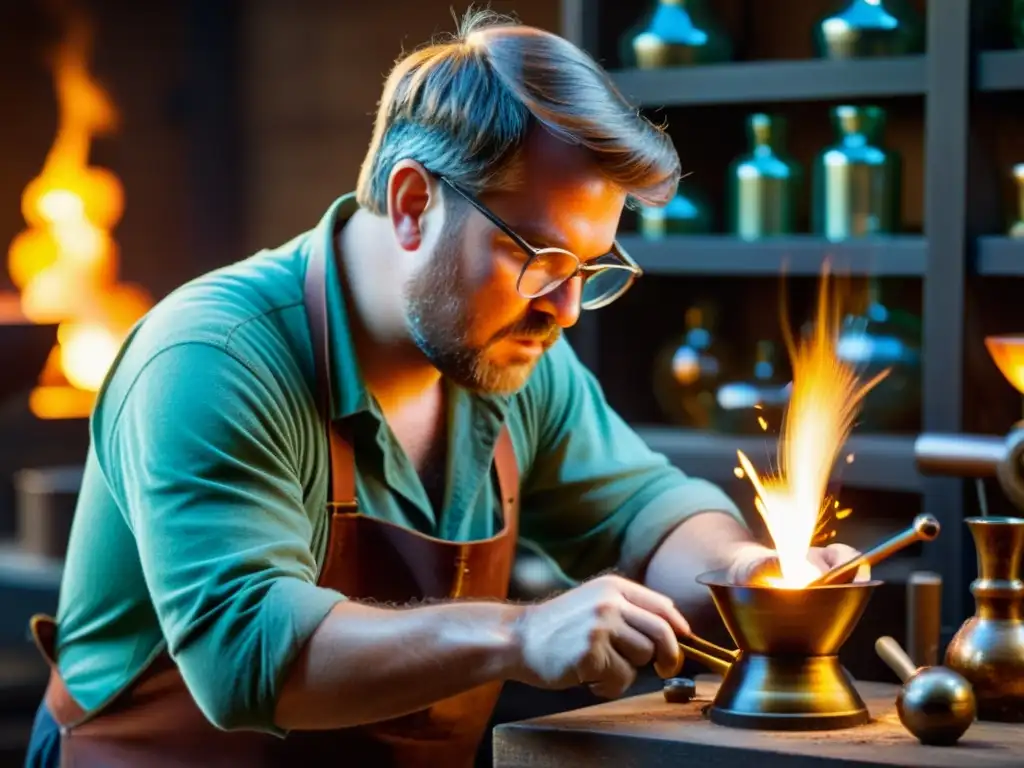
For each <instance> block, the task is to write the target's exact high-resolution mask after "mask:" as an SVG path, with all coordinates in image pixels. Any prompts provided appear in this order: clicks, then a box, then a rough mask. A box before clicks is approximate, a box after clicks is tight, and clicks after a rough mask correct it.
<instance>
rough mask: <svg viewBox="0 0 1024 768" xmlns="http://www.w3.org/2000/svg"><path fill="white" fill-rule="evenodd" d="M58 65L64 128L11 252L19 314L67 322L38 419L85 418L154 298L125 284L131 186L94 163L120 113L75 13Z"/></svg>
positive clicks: (46, 376)
mask: <svg viewBox="0 0 1024 768" xmlns="http://www.w3.org/2000/svg"><path fill="white" fill-rule="evenodd" d="M68 21H69V28H68V33H67V35H66V37H65V39H64V41H63V42H62V44H61V45H60V46H59V47H58V49H57V51H56V52H55V55H54V56H53V59H52V62H51V64H52V68H53V74H54V83H55V90H56V93H57V98H58V102H59V119H60V122H59V125H58V129H57V133H56V137H55V139H54V142H53V146H52V147H51V148H50V151H49V153H48V154H47V157H46V160H45V162H44V164H43V168H42V171H41V172H40V174H39V175H38V176H37V177H36V178H34V179H33V180H32V181H31V182H29V184H28V186H27V187H26V188H25V191H24V193H23V194H22V199H21V210H22V215H23V216H24V218H25V222H26V223H27V225H28V227H27V229H25V230H23V231H22V232H21V233H20V234H19V235H18V236H17V237H16V238H15V239H14V241H13V242H12V244H11V247H10V251H9V255H8V270H9V273H10V276H11V281H12V282H13V283H14V285H15V287H16V288H18V290H19V291H20V292H21V310H22V312H23V313H24V314H25V316H26V317H27V318H28V319H29V320H31V321H33V322H37V323H59V327H58V334H57V335H58V342H57V346H56V347H55V348H54V350H53V352H52V353H51V355H50V359H49V361H48V362H47V365H46V369H45V370H44V371H43V375H42V377H41V381H40V386H38V387H37V388H36V389H35V390H34V391H33V393H32V396H31V398H30V401H29V404H30V407H31V408H32V411H33V413H34V414H35V415H36V416H38V417H40V418H68V417H72V418H73V417H83V416H87V415H88V413H89V411H90V410H91V408H92V404H93V400H94V396H95V392H96V391H97V390H98V389H99V387H100V385H101V384H102V383H103V379H104V377H105V376H106V373H107V371H108V370H109V368H110V366H111V364H112V363H113V361H114V358H115V356H116V355H117V352H118V349H119V347H120V345H121V342H122V341H123V339H124V337H125V336H126V335H127V333H128V331H129V330H130V328H131V326H132V325H133V324H134V323H135V322H136V321H137V320H138V319H139V318H140V317H141V316H142V315H143V314H145V312H146V311H147V310H148V309H149V307H150V306H151V304H152V301H151V299H150V297H149V295H148V294H147V293H146V292H145V291H144V290H142V289H141V288H139V287H138V286H133V285H122V284H119V283H118V282H117V273H118V261H119V254H118V249H117V245H116V243H115V242H114V240H113V238H112V236H111V230H112V229H113V228H114V226H115V225H116V224H117V223H118V221H120V219H121V216H122V214H123V212H124V190H123V189H122V186H121V182H120V181H119V180H118V178H117V177H116V176H115V175H114V174H113V173H111V172H110V171H108V170H106V169H103V168H99V167H96V166H91V165H90V164H89V151H90V146H91V143H92V139H93V137H94V136H96V135H101V134H104V133H109V132H111V131H113V130H115V129H116V128H117V126H118V121H119V116H118V113H117V109H116V108H115V106H114V104H113V102H112V101H111V99H110V98H109V96H108V95H107V93H106V92H105V91H104V90H103V89H102V88H101V87H100V85H99V84H98V83H97V82H96V81H95V80H94V79H93V77H92V76H91V75H90V73H89V68H88V59H89V53H90V49H91V42H92V31H91V28H90V26H89V24H88V23H87V22H86V20H85V19H83V18H82V17H80V16H77V15H74V16H70V17H69V19H68Z"/></svg>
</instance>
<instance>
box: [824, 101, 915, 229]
mask: <svg viewBox="0 0 1024 768" xmlns="http://www.w3.org/2000/svg"><path fill="white" fill-rule="evenodd" d="M832 123H833V125H834V127H835V130H836V133H837V134H838V141H837V142H836V143H835V144H834V145H832V146H830V147H826V148H825V149H824V150H823V151H822V152H820V153H819V154H818V156H817V157H816V158H815V160H814V179H813V195H812V196H813V200H812V205H811V214H812V215H811V221H812V229H813V230H814V232H816V233H817V234H820V235H823V236H824V237H825V238H826V239H828V240H833V241H838V240H845V239H847V238H851V237H864V236H870V235H878V234H888V233H893V232H896V231H897V230H898V229H899V226H900V194H901V192H900V190H901V175H902V168H901V164H902V159H901V157H900V155H899V153H898V152H896V151H894V150H891V149H888V148H886V147H884V146H883V145H882V134H883V133H884V129H885V112H884V111H883V110H882V109H880V108H878V107H871V106H862V107H854V106H848V105H844V106H838V107H835V108H833V109H832Z"/></svg>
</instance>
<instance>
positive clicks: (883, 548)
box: [807, 515, 940, 587]
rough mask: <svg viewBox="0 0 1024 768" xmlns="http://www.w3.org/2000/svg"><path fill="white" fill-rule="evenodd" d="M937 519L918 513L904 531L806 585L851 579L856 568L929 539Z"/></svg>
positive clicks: (876, 561) (833, 582) (842, 582)
mask: <svg viewBox="0 0 1024 768" xmlns="http://www.w3.org/2000/svg"><path fill="white" fill-rule="evenodd" d="M939 530H940V526H939V521H938V520H936V519H935V517H934V516H933V515H918V516H917V517H915V518H914V522H913V524H912V525H911V526H910V527H909V528H907V529H906V530H905V531H901V532H900V533H897V534H896V535H895V536H892V537H891V538H889V539H886V540H885V541H883V542H882V543H881V544H878V545H877V546H875V547H873V548H872V549H869V550H868V551H867V552H865V553H864V554H862V555H857V556H855V557H853V558H851V559H850V560H848V561H846V562H845V563H843V564H841V565H837V566H836V567H835V568H833V569H832V570H831V571H828V572H827V573H825V574H823V575H821V576H820V577H818V578H817V579H815V580H814V581H812V582H811V583H810V584H808V585H807V586H808V587H826V586H828V585H829V584H846V583H849V582H851V581H853V579H854V577H855V576H856V575H857V570H858V569H859V568H860V567H861V566H862V565H870V566H875V565H878V564H879V563H880V562H882V561H883V560H885V559H886V558H888V557H891V556H892V555H894V554H896V553H897V552H899V551H900V550H901V549H905V548H906V547H909V546H910V545H911V544H914V543H915V542H918V541H931V540H932V539H934V538H935V537H936V536H938V535H939Z"/></svg>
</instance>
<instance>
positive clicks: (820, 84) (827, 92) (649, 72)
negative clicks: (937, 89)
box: [612, 56, 928, 107]
mask: <svg viewBox="0 0 1024 768" xmlns="http://www.w3.org/2000/svg"><path fill="white" fill-rule="evenodd" d="M612 77H613V79H614V80H615V84H616V85H617V86H618V87H619V89H620V90H621V91H622V92H623V94H624V95H625V96H626V98H627V99H629V100H630V101H632V102H634V103H638V104H640V105H641V106H654V107H658V106H683V105H691V104H744V103H752V102H761V103H763V102H779V101H818V100H822V99H828V100H832V99H856V98H876V97H884V96H921V95H924V93H925V92H926V90H927V83H928V80H927V72H926V58H925V57H924V56H900V57H898V58H878V59H861V60H857V61H829V60H822V59H809V60H804V61H751V62H736V63H729V64H708V65H702V66H694V67H673V68H666V69H623V70H617V71H614V72H612Z"/></svg>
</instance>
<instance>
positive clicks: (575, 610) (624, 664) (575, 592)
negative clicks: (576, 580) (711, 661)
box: [514, 576, 690, 698]
mask: <svg viewBox="0 0 1024 768" xmlns="http://www.w3.org/2000/svg"><path fill="white" fill-rule="evenodd" d="M689 632H690V626H689V624H687V622H686V619H684V618H683V615H682V614H681V613H680V612H679V611H678V610H677V609H676V607H675V606H674V605H673V604H672V601H671V600H670V599H669V598H668V597H665V596H664V595H662V594H659V593H658V592H654V591H652V590H650V589H648V588H647V587H644V586H642V585H640V584H637V583H636V582H633V581H629V580H628V579H624V578H621V577H619V576H601V577H598V578H596V579H593V580H592V581H588V582H585V583H584V584H581V585H580V586H578V587H576V588H574V589H571V590H569V591H568V592H564V593H563V594H561V595H559V596H557V597H555V598H552V599H551V600H547V601H545V602H542V603H537V604H535V605H530V606H527V607H526V608H525V609H524V611H523V613H522V615H521V617H520V618H519V620H518V622H517V628H516V635H517V644H518V647H519V648H520V652H521V663H520V664H519V667H520V669H519V670H518V671H517V673H516V674H515V675H514V679H516V680H518V681H520V682H524V683H527V684H529V685H533V686H535V687H538V688H548V689H555V690H558V689H564V688H569V687H571V686H574V685H580V684H587V685H589V686H590V689H591V690H592V691H593V692H594V693H595V694H596V695H598V696H603V697H605V698H615V697H617V696H621V695H622V694H623V693H624V692H625V691H626V689H628V688H629V687H630V686H631V685H632V684H633V681H634V680H635V679H636V670H637V668H638V667H642V666H645V665H647V664H649V663H650V662H651V661H652V660H653V661H654V663H655V664H654V668H655V670H656V671H657V673H658V674H659V675H660V676H661V677H663V678H668V677H671V676H672V675H674V674H675V673H676V672H677V671H678V667H679V662H680V657H679V641H678V639H677V638H678V637H680V636H685V635H687V634H689Z"/></svg>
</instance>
